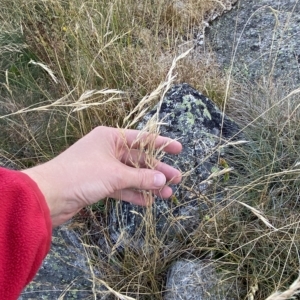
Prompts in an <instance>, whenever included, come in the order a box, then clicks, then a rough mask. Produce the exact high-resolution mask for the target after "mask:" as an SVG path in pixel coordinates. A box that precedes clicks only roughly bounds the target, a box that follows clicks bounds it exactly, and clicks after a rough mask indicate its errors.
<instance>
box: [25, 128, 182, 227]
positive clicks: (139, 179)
mask: <svg viewBox="0 0 300 300" xmlns="http://www.w3.org/2000/svg"><path fill="white" fill-rule="evenodd" d="M154 148H155V149H162V150H163V151H165V152H168V153H171V154H178V153H179V152H180V151H181V149H182V146H181V144H180V143H179V142H177V141H174V140H171V139H169V138H165V137H161V136H154V135H150V134H147V133H142V132H140V131H137V130H122V129H116V128H108V127H97V128H96V129H94V130H93V131H91V132H90V133H89V134H87V135H86V136H85V137H83V138H82V139H80V140H79V141H78V142H76V143H75V144H74V145H73V146H71V147H70V148H69V149H67V150H66V151H65V152H63V153H61V154H60V155H58V156H57V157H55V158H54V159H52V160H50V161H49V162H47V163H45V164H42V165H39V166H36V167H33V168H31V169H27V170H24V171H23V172H24V173H26V174H27V175H28V176H29V177H31V178H32V179H33V180H34V181H35V182H36V183H37V184H38V186H39V188H40V189H41V191H42V193H43V194H44V196H45V198H46V202H47V204H48V206H49V209H50V214H51V218H52V223H53V226H58V225H60V224H62V223H64V222H66V221H67V220H68V219H70V218H71V217H72V216H74V215H75V214H76V213H77V212H78V211H79V210H81V209H82V208H83V207H85V206H87V205H91V204H93V203H96V202H97V201H99V199H103V198H105V197H111V198H116V199H122V200H124V201H128V202H131V203H134V204H137V205H149V204H150V203H147V200H146V199H145V197H144V196H145V193H142V192H141V191H150V192H152V193H154V194H155V195H160V197H162V198H168V197H170V196H171V195H172V189H171V188H170V187H168V186H166V181H168V182H171V183H175V184H176V183H179V182H180V180H181V174H180V172H179V171H178V170H176V169H174V168H172V167H171V166H169V165H167V164H165V163H162V162H160V161H158V160H156V159H155V158H154V157H153V156H152V155H151V154H149V153H150V152H151V150H153V149H154ZM147 149H149V150H150V151H147ZM143 150H146V151H143ZM149 167H150V168H151V169H149Z"/></svg>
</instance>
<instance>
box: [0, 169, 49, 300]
mask: <svg viewBox="0 0 300 300" xmlns="http://www.w3.org/2000/svg"><path fill="white" fill-rule="evenodd" d="M0 205H1V206H0V299H17V297H18V296H19V294H20V293H21V291H22V289H23V288H24V286H25V285H26V284H28V283H29V282H30V281H31V280H32V279H33V277H34V276H35V274H36V272H37V271H38V269H39V267H40V266H41V264H42V261H43V259H44V258H45V256H46V255H47V253H48V251H49V249H50V245H51V233H52V224H51V219H50V212H49V208H48V206H47V203H46V201H45V198H44V196H43V195H42V193H41V191H40V189H39V188H38V186H37V184H36V183H35V182H34V181H33V180H32V179H31V178H30V177H29V176H27V175H26V174H24V173H22V172H19V171H12V170H7V169H4V168H0Z"/></svg>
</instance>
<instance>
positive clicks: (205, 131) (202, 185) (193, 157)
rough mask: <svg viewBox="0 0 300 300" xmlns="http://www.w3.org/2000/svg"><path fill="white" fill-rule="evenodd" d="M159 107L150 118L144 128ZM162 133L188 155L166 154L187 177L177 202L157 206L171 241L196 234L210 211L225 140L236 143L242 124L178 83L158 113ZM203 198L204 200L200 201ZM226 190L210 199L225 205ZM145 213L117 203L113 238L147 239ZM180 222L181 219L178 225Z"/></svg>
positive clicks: (159, 225)
mask: <svg viewBox="0 0 300 300" xmlns="http://www.w3.org/2000/svg"><path fill="white" fill-rule="evenodd" d="M155 113H156V109H154V110H153V111H151V112H150V113H149V114H148V115H146V116H145V118H144V121H143V122H142V123H141V124H140V127H143V126H144V124H145V123H146V122H147V120H149V119H150V118H151V117H152V116H153V114H155ZM159 119H161V120H163V123H164V124H165V125H162V126H161V134H162V135H164V136H168V137H171V138H173V139H178V140H180V142H181V143H182V144H183V151H182V153H181V154H180V155H178V156H177V157H174V156H168V155H166V156H165V157H164V158H163V161H164V162H166V163H168V164H170V165H172V166H174V167H176V168H178V169H179V170H181V171H182V172H183V174H184V179H183V184H181V185H180V187H177V186H174V187H173V189H174V194H175V198H173V199H176V200H175V201H174V200H173V201H166V200H162V199H160V198H159V197H157V198H156V201H155V203H154V205H153V207H152V215H153V218H154V222H153V224H156V234H157V236H158V237H160V236H164V237H166V236H167V237H169V238H170V239H171V240H172V239H173V237H174V235H177V234H178V233H179V234H180V232H181V231H182V232H184V233H185V234H186V233H189V232H192V231H193V230H194V229H195V228H196V227H197V226H198V225H199V222H201V219H202V215H205V211H206V210H207V209H208V207H207V202H206V200H205V197H201V196H199V195H201V194H202V195H204V194H208V193H210V192H211V191H210V182H209V181H207V179H208V177H209V176H210V175H211V174H212V172H214V171H215V170H216V168H218V167H219V164H218V158H219V156H221V157H222V156H224V155H225V153H226V151H225V148H226V147H220V145H224V144H225V143H226V141H228V140H230V139H237V138H239V136H238V135H237V133H238V131H239V129H238V126H237V125H236V124H235V123H234V122H233V121H232V120H231V119H229V118H228V117H227V116H225V115H224V114H223V113H222V112H221V111H220V110H219V109H218V108H217V107H216V105H214V103H213V102H212V101H210V100H209V99H208V98H206V97H205V96H204V95H202V94H200V93H199V92H198V91H196V90H195V89H193V88H192V87H190V86H189V85H188V84H181V85H176V86H174V87H172V88H171V89H170V91H168V93H167V94H166V96H165V99H164V101H163V103H162V106H161V110H160V112H159ZM201 199H202V200H201ZM221 199H222V192H221V191H219V193H217V192H216V191H215V193H214V196H212V197H210V201H220V200H221ZM144 216H145V209H144V208H141V207H137V206H134V205H131V204H129V203H126V202H121V201H120V202H116V205H115V206H113V210H112V212H111V214H110V228H109V230H110V234H111V238H112V240H113V241H115V242H116V241H119V237H120V236H121V235H122V236H124V237H126V238H124V240H128V241H130V243H132V239H130V238H129V237H133V236H134V235H139V237H140V236H142V235H143V227H144V226H145V225H146V223H147V222H143V220H144V218H145V217H144ZM175 218H177V220H178V219H180V221H178V222H177V221H176V222H175V221H174V220H175Z"/></svg>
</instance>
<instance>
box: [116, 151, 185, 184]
mask: <svg viewBox="0 0 300 300" xmlns="http://www.w3.org/2000/svg"><path fill="white" fill-rule="evenodd" d="M121 162H122V163H124V164H126V165H127V166H130V167H135V168H138V167H140V168H151V169H152V168H153V169H154V170H157V171H159V172H161V173H163V174H164V175H165V177H166V180H167V181H168V182H170V183H174V184H177V183H179V182H180V181H181V173H180V172H179V171H178V170H177V169H175V168H173V167H171V166H169V165H167V164H165V163H162V162H160V161H159V160H157V159H155V158H153V157H150V156H148V155H147V154H146V153H144V152H141V151H140V150H130V151H125V152H124V154H123V156H122V157H121Z"/></svg>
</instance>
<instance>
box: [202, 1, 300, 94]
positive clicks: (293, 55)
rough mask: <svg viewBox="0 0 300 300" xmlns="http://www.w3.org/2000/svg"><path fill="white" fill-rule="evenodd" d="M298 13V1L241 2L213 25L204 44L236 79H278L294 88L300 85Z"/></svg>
mask: <svg viewBox="0 0 300 300" xmlns="http://www.w3.org/2000/svg"><path fill="white" fill-rule="evenodd" d="M299 13H300V2H299V1H294V0H286V1H272V0H256V1H248V0H240V1H239V3H238V5H236V7H235V9H233V10H231V11H230V12H228V13H227V14H225V15H223V16H222V18H219V19H217V20H215V21H214V22H213V23H212V26H211V27H210V28H209V30H207V33H208V34H207V42H208V43H210V44H211V46H212V49H213V50H214V52H215V53H216V55H217V57H218V61H219V62H220V64H221V65H223V67H224V68H226V69H228V68H230V66H231V65H232V66H233V68H232V71H233V75H235V78H236V79H238V78H239V79H240V78H241V77H242V78H246V79H247V80H249V79H250V80H252V81H254V80H257V79H260V78H261V77H264V78H271V79H273V80H276V81H277V82H278V80H279V79H280V81H281V82H282V83H283V84H284V85H288V86H290V87H291V88H293V86H295V85H297V84H299V83H300V72H299V63H300V40H299V38H298V37H299V34H300V14H299Z"/></svg>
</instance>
